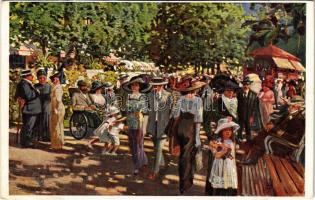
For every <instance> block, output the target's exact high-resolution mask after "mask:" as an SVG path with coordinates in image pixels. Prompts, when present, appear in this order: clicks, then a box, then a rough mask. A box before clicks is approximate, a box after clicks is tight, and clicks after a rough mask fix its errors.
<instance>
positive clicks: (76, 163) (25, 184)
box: [9, 129, 207, 196]
mask: <svg viewBox="0 0 315 200" xmlns="http://www.w3.org/2000/svg"><path fill="white" fill-rule="evenodd" d="M13 130H14V129H12V130H10V147H9V148H10V149H9V156H10V158H9V159H10V161H9V164H10V168H9V189H10V195H23V194H51V195H154V196H155V195H162V196H163V195H178V194H179V192H178V176H177V157H174V156H171V155H170V154H169V153H168V151H167V149H168V148H167V145H166V146H165V152H166V160H167V161H168V167H167V168H166V169H165V170H163V171H161V177H160V178H159V179H158V180H156V181H151V180H148V179H146V178H141V179H140V180H137V181H135V180H134V179H133V178H132V175H131V174H132V161H131V155H130V154H129V148H128V139H127V136H126V135H121V147H120V149H119V151H118V153H119V154H120V155H118V156H108V155H106V156H105V155H101V150H102V149H101V144H99V143H97V144H96V145H95V146H94V147H95V148H94V149H92V150H91V149H89V148H88V147H87V142H88V140H89V139H90V138H89V139H83V140H75V139H74V138H72V137H71V136H69V135H67V133H66V137H65V142H66V144H65V148H64V150H62V151H61V152H55V151H53V150H51V149H50V148H49V147H50V145H49V143H40V144H39V145H38V147H37V148H36V149H30V148H28V149H22V148H20V147H19V146H18V145H17V144H16V142H15V134H14V133H13V132H14V131H13ZM201 138H202V140H203V141H205V139H206V138H205V136H204V135H202V137H201ZM145 151H146V153H147V155H148V158H149V159H150V160H149V166H152V162H153V143H152V141H151V140H150V139H149V138H145ZM206 157H207V156H206V152H205V154H204V165H205V166H206V167H207V165H206V163H207V158H206ZM205 175H206V169H205V168H204V169H202V170H201V171H200V172H199V173H197V174H196V175H195V178H194V186H193V187H192V188H191V189H190V190H189V191H188V192H187V193H186V194H185V195H204V188H205V186H204V185H205Z"/></svg>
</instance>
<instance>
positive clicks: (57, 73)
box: [49, 71, 60, 80]
mask: <svg viewBox="0 0 315 200" xmlns="http://www.w3.org/2000/svg"><path fill="white" fill-rule="evenodd" d="M55 77H58V78H59V77H60V72H58V71H55V72H53V73H52V75H51V76H50V77H49V78H50V80H53V79H54V78H55Z"/></svg>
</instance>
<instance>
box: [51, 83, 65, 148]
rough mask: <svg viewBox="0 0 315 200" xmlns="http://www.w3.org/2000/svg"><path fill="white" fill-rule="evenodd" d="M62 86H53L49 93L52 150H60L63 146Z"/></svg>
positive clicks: (63, 108) (63, 110)
mask: <svg viewBox="0 0 315 200" xmlns="http://www.w3.org/2000/svg"><path fill="white" fill-rule="evenodd" d="M62 95H63V91H62V86H61V85H60V84H58V85H53V87H52V91H51V115H50V134H51V147H52V148H53V149H62V146H63V144H64V130H63V120H64V115H65V107H64V105H63V103H62Z"/></svg>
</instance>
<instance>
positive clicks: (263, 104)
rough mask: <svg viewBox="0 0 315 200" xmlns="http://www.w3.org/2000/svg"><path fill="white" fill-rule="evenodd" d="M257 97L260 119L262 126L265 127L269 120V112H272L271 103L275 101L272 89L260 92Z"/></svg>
mask: <svg viewBox="0 0 315 200" xmlns="http://www.w3.org/2000/svg"><path fill="white" fill-rule="evenodd" d="M259 97H260V113H261V120H262V123H263V126H264V127H265V128H266V125H267V123H268V122H269V120H270V114H271V113H273V104H274V103H275V97H274V93H273V91H272V90H269V91H267V92H265V93H261V94H260V95H259Z"/></svg>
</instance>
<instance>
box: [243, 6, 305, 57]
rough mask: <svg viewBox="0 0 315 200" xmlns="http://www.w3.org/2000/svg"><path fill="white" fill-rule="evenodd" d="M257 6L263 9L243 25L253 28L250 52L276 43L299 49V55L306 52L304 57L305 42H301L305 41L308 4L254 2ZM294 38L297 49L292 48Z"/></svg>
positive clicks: (292, 50) (250, 38)
mask: <svg viewBox="0 0 315 200" xmlns="http://www.w3.org/2000/svg"><path fill="white" fill-rule="evenodd" d="M257 7H260V8H261V9H260V11H258V14H257V15H256V19H255V20H248V21H246V22H245V23H244V24H243V26H251V29H252V31H251V35H250V37H249V42H248V45H247V46H248V47H247V48H248V52H250V51H252V50H254V49H255V48H258V47H263V46H267V45H269V44H276V45H280V46H282V47H283V48H284V49H291V51H289V52H294V51H297V52H299V53H298V54H299V55H300V53H301V52H304V54H302V55H301V57H302V59H303V58H304V57H305V43H304V44H303V43H301V41H302V42H303V40H301V38H302V39H303V37H304V35H305V24H306V15H305V13H306V4H304V3H294V4H293V3H290V4H273V3H265V4H260V3H259V4H252V9H256V8H257ZM293 38H295V39H293ZM296 38H298V39H296ZM292 39H293V40H294V41H296V45H293V46H295V48H296V50H294V49H292ZM289 43H290V44H289ZM289 46H291V47H289ZM303 49H304V50H303ZM298 54H295V55H298Z"/></svg>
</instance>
